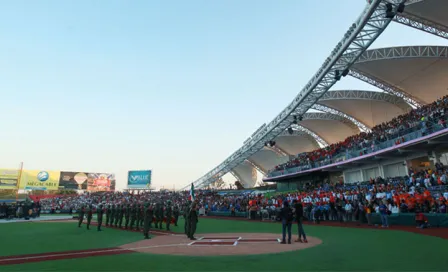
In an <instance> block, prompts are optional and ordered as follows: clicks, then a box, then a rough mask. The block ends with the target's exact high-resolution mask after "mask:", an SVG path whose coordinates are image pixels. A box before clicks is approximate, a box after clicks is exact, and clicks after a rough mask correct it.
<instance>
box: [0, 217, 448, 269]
mask: <svg viewBox="0 0 448 272" xmlns="http://www.w3.org/2000/svg"><path fill="white" fill-rule="evenodd" d="M294 227H296V225H294V226H293V235H295V234H296V228H294ZM103 230H104V231H102V232H98V231H96V227H95V226H92V227H91V230H87V229H86V228H85V225H84V226H83V227H82V228H78V227H77V223H76V222H75V221H59V222H58V221H56V222H27V223H8V224H0V233H1V237H2V239H1V246H0V271H328V270H331V271H335V270H338V271H446V268H447V265H448V261H447V257H446V250H447V248H448V242H447V241H448V240H447V238H448V237H447V236H448V235H447V234H448V230H444V229H434V230H431V229H427V230H420V229H414V228H410V227H407V228H399V227H392V228H391V229H377V228H351V227H343V226H324V225H319V226H316V225H305V231H306V233H307V235H308V236H309V238H308V241H309V243H307V244H303V243H293V244H291V245H288V244H286V245H283V244H279V242H278V240H277V239H278V238H281V225H280V224H276V223H262V222H250V221H246V220H223V219H210V218H201V220H200V222H199V224H198V233H197V235H196V237H197V238H198V240H197V241H193V242H192V241H190V240H188V239H186V238H185V237H184V236H183V235H182V234H181V233H182V232H183V222H180V225H179V226H178V227H172V231H173V232H172V233H168V232H165V231H158V232H157V233H154V234H153V237H152V239H150V240H143V239H142V238H143V236H142V234H141V233H138V232H131V231H125V230H119V229H111V228H103Z"/></svg>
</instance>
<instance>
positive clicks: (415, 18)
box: [394, 0, 448, 39]
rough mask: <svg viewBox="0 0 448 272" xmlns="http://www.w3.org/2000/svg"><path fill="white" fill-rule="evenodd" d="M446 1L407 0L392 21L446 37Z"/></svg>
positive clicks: (447, 26) (447, 8)
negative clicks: (401, 11) (400, 11)
mask: <svg viewBox="0 0 448 272" xmlns="http://www.w3.org/2000/svg"><path fill="white" fill-rule="evenodd" d="M447 10H448V1H446V0H408V1H407V2H406V7H405V9H404V12H403V13H398V14H397V16H395V18H394V21H395V22H398V23H401V24H404V25H407V26H410V27H413V28H416V29H419V30H422V31H425V32H428V33H431V34H433V35H437V36H439V37H442V38H445V39H448V17H447V16H446V11H447Z"/></svg>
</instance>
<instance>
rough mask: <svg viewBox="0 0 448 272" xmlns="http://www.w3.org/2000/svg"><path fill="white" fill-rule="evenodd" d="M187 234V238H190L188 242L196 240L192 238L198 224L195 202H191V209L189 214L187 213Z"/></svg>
mask: <svg viewBox="0 0 448 272" xmlns="http://www.w3.org/2000/svg"><path fill="white" fill-rule="evenodd" d="M188 216H189V223H190V224H189V227H190V228H189V232H188V238H190V240H196V238H194V234H195V232H196V225H197V223H198V212H197V205H196V202H193V204H191V209H190V213H189V215H188Z"/></svg>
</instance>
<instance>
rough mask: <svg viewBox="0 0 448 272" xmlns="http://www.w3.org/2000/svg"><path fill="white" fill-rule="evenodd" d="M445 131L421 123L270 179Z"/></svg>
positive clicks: (288, 170)
mask: <svg viewBox="0 0 448 272" xmlns="http://www.w3.org/2000/svg"><path fill="white" fill-rule="evenodd" d="M442 118H443V119H445V120H447V119H448V114H447V115H444V116H442V117H441V118H439V119H438V120H440V119H442ZM444 129H446V127H444V126H443V125H439V124H438V122H429V121H425V125H423V122H421V121H419V122H418V124H417V125H416V126H414V127H412V128H409V129H406V130H401V131H397V132H396V133H395V134H393V135H392V136H389V137H388V138H386V140H385V141H373V142H372V141H371V142H369V146H366V147H363V148H350V149H346V150H345V151H343V152H341V153H339V154H337V155H335V156H333V157H332V158H323V159H321V160H317V161H314V162H308V163H304V164H302V165H299V166H296V167H291V168H285V169H283V170H274V171H271V172H269V173H268V177H278V176H283V175H287V174H294V173H300V172H302V171H306V170H310V169H314V168H319V167H323V166H326V165H330V164H333V163H339V162H343V161H345V160H348V159H353V158H356V157H360V156H364V155H367V154H369V153H373V152H377V151H380V150H384V149H386V148H390V147H393V146H395V145H396V142H397V141H400V143H406V142H409V141H412V140H415V139H418V138H421V137H423V136H427V135H430V134H432V133H436V132H438V131H441V130H444ZM403 139H404V141H402V140H403Z"/></svg>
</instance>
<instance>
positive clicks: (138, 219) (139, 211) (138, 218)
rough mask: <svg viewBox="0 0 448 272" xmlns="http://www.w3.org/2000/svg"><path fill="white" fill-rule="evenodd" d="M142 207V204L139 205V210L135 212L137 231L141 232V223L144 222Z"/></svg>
mask: <svg viewBox="0 0 448 272" xmlns="http://www.w3.org/2000/svg"><path fill="white" fill-rule="evenodd" d="M141 210H142V207H141V204H139V205H137V209H136V210H135V218H136V220H137V221H136V225H135V229H136V230H137V231H140V226H141V221H142V213H141Z"/></svg>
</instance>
